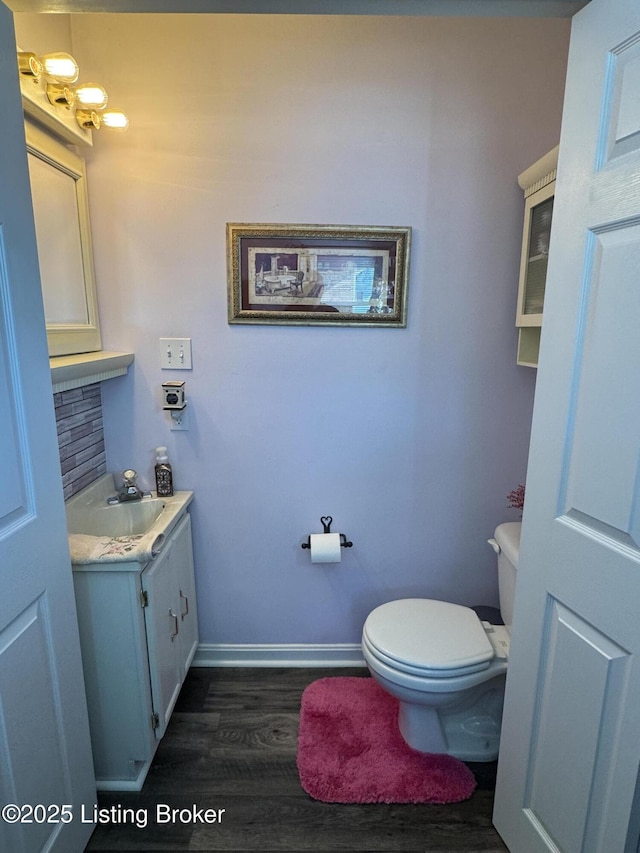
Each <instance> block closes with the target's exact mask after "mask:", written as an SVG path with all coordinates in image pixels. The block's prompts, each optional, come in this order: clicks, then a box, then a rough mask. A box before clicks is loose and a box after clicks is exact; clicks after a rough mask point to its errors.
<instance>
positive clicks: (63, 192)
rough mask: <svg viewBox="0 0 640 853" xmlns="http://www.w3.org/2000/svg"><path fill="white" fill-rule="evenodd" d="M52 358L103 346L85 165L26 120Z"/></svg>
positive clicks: (93, 350) (94, 349) (48, 337)
mask: <svg viewBox="0 0 640 853" xmlns="http://www.w3.org/2000/svg"><path fill="white" fill-rule="evenodd" d="M25 133H26V140H27V158H28V163H29V177H30V181H31V195H32V199H33V214H34V219H35V228H36V239H37V243H38V260H39V264H40V278H41V282H42V294H43V298H44V309H45V319H46V324H47V341H48V344H49V355H50V356H58V355H72V354H75V353H83V352H95V351H96V350H99V349H100V347H101V340H100V325H99V322H98V303H97V298H96V286H95V277H94V271H93V251H92V247H91V229H90V223H89V201H88V195H87V179H86V171H85V164H84V160H83V159H82V158H81V157H79V156H78V155H77V154H75V153H74V152H73V151H72V150H71V149H70V148H67V147H66V146H65V145H63V144H62V143H60V142H58V141H57V140H56V139H54V138H53V137H52V136H51V135H50V134H48V133H47V132H46V131H44V130H41V129H40V128H39V127H37V126H36V125H34V124H32V123H31V122H29V121H25Z"/></svg>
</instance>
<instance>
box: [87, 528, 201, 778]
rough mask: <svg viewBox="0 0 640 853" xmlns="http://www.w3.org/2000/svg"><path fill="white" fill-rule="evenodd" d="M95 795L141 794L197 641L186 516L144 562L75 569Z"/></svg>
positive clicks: (116, 563) (106, 563) (105, 564)
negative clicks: (123, 791) (108, 792)
mask: <svg viewBox="0 0 640 853" xmlns="http://www.w3.org/2000/svg"><path fill="white" fill-rule="evenodd" d="M73 570H74V571H73V576H74V586H75V593H76V604H77V610H78V621H79V626H80V643H81V648H82V659H83V668H84V677H85V686H86V691H87V702H88V706H89V724H90V728H91V740H92V746H93V757H94V765H95V774H96V785H97V787H98V789H99V790H113V791H118V790H140V788H141V787H142V783H143V782H144V779H145V777H146V775H147V771H148V769H149V766H150V765H151V761H152V759H153V756H154V753H155V751H156V749H157V746H158V743H159V741H160V738H161V737H162V735H163V734H164V732H165V729H166V726H167V723H168V721H169V718H170V716H171V712H172V710H173V707H174V705H175V702H176V699H177V697H178V693H179V691H180V687H181V686H182V682H183V680H184V678H185V675H186V673H187V670H188V668H189V665H190V664H191V660H192V659H193V655H194V653H195V650H196V646H197V644H198V624H197V612H196V600H195V582H194V573H193V549H192V541H191V518H190V516H189V514H188V512H186V511H185V513H184V515H183V516H182V517H181V518H179V520H178V521H177V523H176V525H175V527H174V528H173V530H172V531H171V532H169V533H168V535H167V538H166V541H165V542H164V545H163V547H162V549H161V550H160V551H159V553H158V555H157V556H156V557H155V558H153V559H152V560H150V561H149V562H147V563H146V564H141V563H139V562H135V561H131V562H122V561H121V562H111V563H108V562H105V563H97V562H94V563H89V564H85V565H74V566H73Z"/></svg>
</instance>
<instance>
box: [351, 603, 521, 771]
mask: <svg viewBox="0 0 640 853" xmlns="http://www.w3.org/2000/svg"><path fill="white" fill-rule="evenodd" d="M508 645H509V634H508V631H507V629H506V628H505V627H504V626H489V625H487V624H486V623H482V622H481V621H480V619H479V618H478V616H477V615H476V613H475V612H474V611H473V610H471V609H470V608H468V607H462V606H461V605H458V604H451V603H449V602H447V601H435V600H433V599H426V598H408V599H401V600H398V601H389V602H387V603H386V604H382V605H381V606H380V607H377V608H376V609H375V610H373V611H372V612H371V613H370V614H369V616H368V617H367V620H366V622H365V624H364V629H363V633H362V651H363V654H364V658H365V660H366V662H367V666H368V667H369V670H370V672H371V675H372V676H373V678H375V679H376V681H378V683H379V684H380V685H381V686H382V687H384V688H385V690H387V691H388V692H389V693H391V695H392V696H395V697H396V698H397V699H398V700H399V702H400V709H399V714H398V725H399V728H400V732H401V734H402V736H403V738H404V740H405V741H406V742H407V743H408V744H409V746H411V747H413V748H414V749H417V750H420V751H421V752H432V753H447V754H449V755H453V756H455V757H456V758H460V759H462V760H464V761H493V760H494V759H495V758H497V755H498V745H499V741H500V726H501V722H502V703H503V698H504V683H505V677H506V671H507V654H508Z"/></svg>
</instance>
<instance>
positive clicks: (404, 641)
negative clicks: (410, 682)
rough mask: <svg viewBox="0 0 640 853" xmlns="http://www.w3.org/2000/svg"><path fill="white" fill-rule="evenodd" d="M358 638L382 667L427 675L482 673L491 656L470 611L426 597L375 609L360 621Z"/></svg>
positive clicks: (479, 625) (476, 620) (481, 627)
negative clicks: (360, 630) (361, 629)
mask: <svg viewBox="0 0 640 853" xmlns="http://www.w3.org/2000/svg"><path fill="white" fill-rule="evenodd" d="M362 642H363V645H364V646H366V648H367V651H368V652H369V654H370V655H372V656H373V657H375V658H377V659H378V660H379V661H380V662H381V663H382V664H384V665H385V666H387V667H391V668H392V669H395V670H399V671H400V672H405V673H407V674H409V675H415V676H421V677H424V678H429V679H431V678H434V679H436V678H456V677H462V676H465V675H471V674H472V673H476V672H482V671H483V670H486V669H487V668H488V667H489V666H490V664H491V662H492V660H493V658H494V654H495V653H494V648H493V645H492V643H491V641H490V640H489V638H488V637H487V634H486V632H485V629H484V627H483V625H482V622H481V621H480V619H479V618H478V616H477V614H476V613H475V612H474V611H473V610H471V609H470V608H469V607H463V606H461V605H459V604H452V603H451V602H448V601H437V600H435V599H428V598H405V599H400V600H397V601H389V602H387V603H386V604H382V605H380V606H379V607H376V609H375V610H373V611H372V612H371V613H370V614H369V616H368V617H367V620H366V622H365V624H364V628H363V634H362Z"/></svg>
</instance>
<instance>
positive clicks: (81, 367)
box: [49, 350, 134, 394]
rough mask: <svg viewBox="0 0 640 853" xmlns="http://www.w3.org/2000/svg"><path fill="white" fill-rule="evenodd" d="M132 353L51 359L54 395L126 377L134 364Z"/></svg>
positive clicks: (88, 353) (89, 353) (91, 354)
mask: <svg viewBox="0 0 640 853" xmlns="http://www.w3.org/2000/svg"><path fill="white" fill-rule="evenodd" d="M133 358H134V355H133V353H132V352H108V351H106V350H100V352H86V353H81V354H80V355H61V356H56V357H55V358H50V359H49V366H50V368H51V383H52V385H53V393H54V394H56V393H57V392H58V391H68V390H69V389H70V388H80V387H82V386H83V385H93V384H94V382H103V381H104V380H105V379H113V378H114V377H116V376H124V375H125V374H126V373H127V371H128V369H129V365H130V364H132V362H133Z"/></svg>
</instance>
